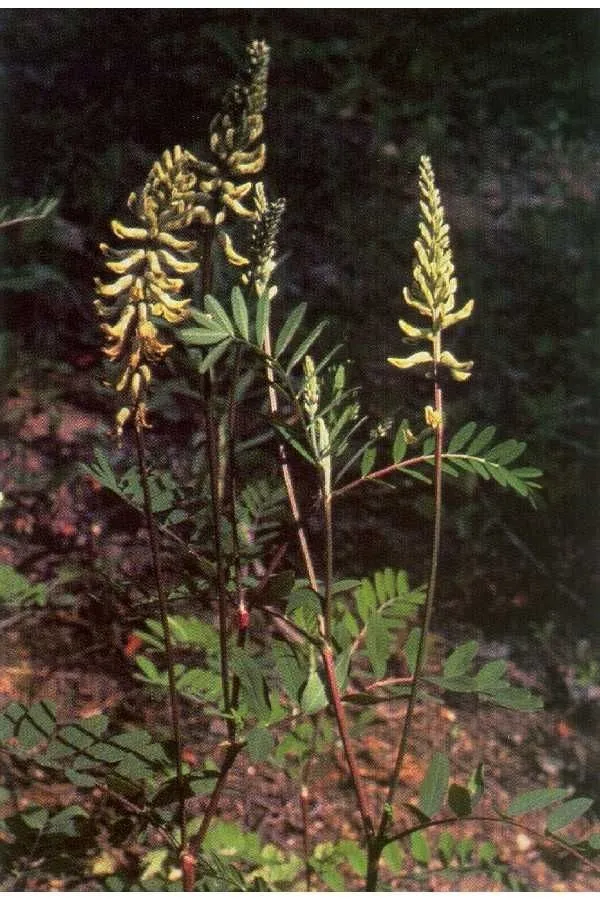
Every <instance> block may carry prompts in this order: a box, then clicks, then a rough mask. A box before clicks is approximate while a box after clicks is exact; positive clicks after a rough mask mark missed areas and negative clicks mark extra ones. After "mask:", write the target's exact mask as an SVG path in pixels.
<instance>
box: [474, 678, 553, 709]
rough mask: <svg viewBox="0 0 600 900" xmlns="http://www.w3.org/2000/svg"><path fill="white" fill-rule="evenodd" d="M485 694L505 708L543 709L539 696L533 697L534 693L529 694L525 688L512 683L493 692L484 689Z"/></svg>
mask: <svg viewBox="0 0 600 900" xmlns="http://www.w3.org/2000/svg"><path fill="white" fill-rule="evenodd" d="M485 696H486V697H491V698H492V699H493V700H494V702H495V703H497V704H498V706H503V707H505V709H519V710H522V711H523V712H534V711H535V710H536V709H543V707H544V702H543V700H542V698H541V697H534V695H533V694H530V693H529V691H528V690H526V689H525V688H519V687H514V686H513V685H509V686H508V687H505V688H501V689H500V690H497V691H494V692H493V693H492V692H491V691H489V692H487V691H486V693H485Z"/></svg>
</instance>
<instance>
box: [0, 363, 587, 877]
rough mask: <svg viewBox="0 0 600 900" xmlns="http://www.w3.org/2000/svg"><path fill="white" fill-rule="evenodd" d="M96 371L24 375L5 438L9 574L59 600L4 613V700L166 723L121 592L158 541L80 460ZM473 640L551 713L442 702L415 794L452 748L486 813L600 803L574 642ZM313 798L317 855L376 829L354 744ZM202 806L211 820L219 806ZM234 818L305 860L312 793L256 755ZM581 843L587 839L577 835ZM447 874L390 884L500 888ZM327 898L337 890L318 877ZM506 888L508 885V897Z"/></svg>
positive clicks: (383, 735) (10, 401)
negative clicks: (362, 794)
mask: <svg viewBox="0 0 600 900" xmlns="http://www.w3.org/2000/svg"><path fill="white" fill-rule="evenodd" d="M86 365H87V362H86V361H85V360H84V361H82V364H81V366H80V368H79V369H78V368H74V369H73V370H72V371H71V370H69V371H67V370H66V369H65V370H64V371H62V372H61V371H59V372H58V373H57V372H55V371H54V372H48V373H47V375H46V376H44V378H42V380H41V381H39V380H38V382H37V383H29V382H28V381H27V380H22V379H21V380H20V381H19V382H17V384H18V385H19V386H18V387H14V388H12V389H10V388H9V390H8V392H7V395H6V398H5V402H4V411H3V420H2V432H1V435H0V458H1V459H2V468H1V473H0V490H2V491H3V493H4V496H5V505H4V508H3V510H2V512H1V513H0V516H1V519H0V529H1V530H0V564H4V565H11V566H15V567H16V568H17V569H18V570H19V572H21V573H22V574H23V575H25V576H26V577H27V578H29V579H30V580H31V581H32V582H39V583H44V584H46V585H47V588H46V594H47V602H46V603H45V605H40V606H35V605H34V606H30V607H28V608H27V609H19V608H17V607H6V608H5V609H3V610H1V611H0V636H1V638H2V639H1V640H0V704H1V705H2V706H3V705H5V704H6V703H8V702H9V701H11V700H20V701H22V702H31V701H33V700H36V699H39V698H42V697H44V698H48V699H53V700H55V701H56V703H57V709H58V717H59V720H62V721H65V720H68V719H70V718H72V717H74V716H90V715H94V714H97V713H106V714H108V715H110V716H113V717H115V718H116V719H117V720H119V721H136V722H137V723H139V722H140V721H141V722H144V721H148V723H149V724H151V723H152V721H153V720H154V721H155V720H156V719H157V718H158V719H160V718H161V715H162V713H161V711H160V710H158V711H157V710H156V709H155V708H153V706H152V704H148V702H147V696H148V695H147V694H146V693H145V691H144V688H143V687H142V686H141V685H140V683H139V682H138V681H136V680H135V678H134V665H133V660H132V657H133V656H134V655H135V652H136V650H137V645H136V643H135V640H134V639H133V631H134V629H135V628H136V627H138V626H139V624H140V623H141V622H142V621H143V618H144V611H143V610H142V611H140V608H139V606H138V607H136V606H135V604H134V605H133V606H132V605H130V604H129V603H128V599H127V596H126V591H125V592H121V591H120V590H119V587H118V584H117V583H118V582H120V583H121V585H122V584H131V583H132V582H134V581H135V579H136V577H137V574H138V573H140V572H143V570H144V568H145V567H146V565H147V556H146V551H145V549H144V548H145V536H144V533H143V529H142V528H141V527H140V523H139V522H136V521H135V518H133V519H127V521H126V526H127V527H125V528H124V527H123V520H122V515H121V514H120V513H119V511H118V510H115V506H114V505H111V504H109V503H107V502H106V500H105V498H104V496H103V495H101V494H100V492H99V491H98V490H97V485H95V484H94V483H93V482H92V481H91V480H90V479H89V478H85V477H82V476H81V475H80V474H79V473H78V472H77V471H76V464H77V463H78V462H80V461H82V460H89V459H90V457H91V448H92V446H93V444H94V441H95V440H96V439H97V437H98V436H101V435H104V434H105V433H106V430H107V421H108V419H107V416H106V411H105V409H104V404H103V402H102V399H101V398H100V400H99V401H98V403H97V404H96V405H95V406H94V405H93V404H92V405H90V403H89V397H90V396H93V395H94V392H93V390H92V389H91V387H90V380H91V374H90V373H91V372H92V370H89V371H88V370H87V369H86ZM82 398H88V399H87V401H85V402H84V400H83V399H82ZM102 559H104V560H107V561H108V562H109V563H110V564H111V566H112V569H113V572H115V573H117V574H116V575H115V576H114V583H115V586H116V587H115V591H114V593H113V595H112V597H108V596H107V594H106V592H105V593H104V594H102V593H100V592H98V591H97V589H96V585H97V584H98V583H99V582H98V578H99V573H100V574H102V573H101V570H100V569H99V568H98V562H99V560H102ZM86 567H87V570H91V569H93V568H94V567H95V575H94V577H93V578H91V579H90V577H88V576H87V575H86ZM145 612H146V613H147V610H146V611H145ZM468 636H469V637H476V638H480V639H481V641H482V646H484V647H485V646H487V650H488V652H489V654H490V657H491V658H493V657H494V655H497V654H500V656H501V657H502V658H505V659H507V661H508V665H509V671H510V675H511V676H512V678H513V680H514V681H515V682H516V683H518V684H521V685H523V686H526V687H529V688H531V689H533V690H534V691H536V692H538V693H540V694H541V695H542V697H543V698H544V700H545V701H546V705H547V707H548V708H547V709H546V711H545V712H539V713H519V712H513V711H509V710H504V709H499V708H492V707H489V706H485V705H482V704H480V703H478V702H477V701H475V700H474V701H471V700H469V701H461V702H460V703H454V702H451V700H450V699H449V698H448V697H446V698H444V700H443V702H442V703H441V704H439V705H436V706H431V707H427V708H418V709H417V712H416V715H415V721H414V729H413V732H412V740H411V744H410V748H409V750H410V752H409V754H408V757H407V761H406V765H405V768H404V771H403V775H402V789H403V791H404V792H405V796H406V797H407V798H413V799H414V797H415V787H416V785H418V784H419V782H420V781H421V780H422V778H423V775H424V773H425V771H426V768H427V761H428V760H429V759H430V757H431V753H432V752H433V751H435V750H443V751H445V752H447V753H449V755H450V758H451V765H452V772H453V775H454V776H455V777H456V778H457V780H458V781H460V782H462V783H464V781H465V780H466V779H467V778H468V777H469V775H470V774H471V773H472V772H473V771H474V770H475V769H476V767H477V766H478V765H479V764H480V763H483V764H484V766H485V777H486V784H487V786H488V792H487V796H488V798H489V799H487V800H486V801H484V802H483V803H482V806H481V812H482V814H485V812H486V811H488V812H489V811H491V810H492V807H493V805H494V804H497V805H499V806H502V804H505V802H506V800H507V798H508V797H510V796H513V795H514V794H515V793H517V792H519V791H523V790H527V789H533V788H538V787H568V788H573V790H574V791H577V792H578V793H586V792H587V793H589V794H590V795H591V796H593V797H598V796H599V794H600V791H599V786H598V783H597V773H598V771H599V770H600V729H599V728H598V721H599V718H600V717H599V715H598V711H599V710H600V699H599V698H598V697H597V696H596V694H595V693H594V692H593V691H591V692H588V694H586V702H585V704H583V705H577V704H576V703H575V702H574V701H573V699H572V696H571V695H570V693H569V691H568V690H567V689H566V685H568V683H569V680H570V679H571V680H572V679H573V677H574V675H573V671H574V669H573V665H572V664H571V663H570V662H569V660H568V659H567V658H564V657H561V648H560V646H559V645H558V644H556V645H555V646H549V647H547V648H546V649H545V651H544V653H543V654H540V647H539V646H533V645H528V643H527V641H526V640H525V639H523V638H522V637H521V639H519V640H516V639H514V637H511V636H507V640H506V643H505V644H504V643H503V644H502V645H501V646H500V647H498V646H496V645H495V644H494V645H493V646H492V642H490V643H489V645H486V642H485V635H484V634H482V633H478V634H477V633H470V634H468ZM439 640H440V643H443V642H444V640H445V639H444V638H443V637H440V638H439ZM496 643H497V642H496ZM559 682H562V684H563V687H564V690H563V691H562V696H559V694H560V691H557V683H559ZM398 720H399V709H398V707H397V706H395V707H392V706H386V705H381V706H378V707H377V713H376V715H375V716H374V718H373V720H372V721H371V723H370V725H369V728H368V732H367V734H366V737H364V738H363V739H362V740H361V743H360V744H359V745H358V759H359V765H360V767H361V770H362V771H363V772H364V775H365V778H366V781H367V786H368V793H369V795H370V798H371V800H372V802H373V804H376V803H378V802H381V795H382V792H383V788H384V782H385V776H384V773H385V772H387V771H389V768H390V766H391V764H392V760H393V753H394V746H395V743H396V741H397V733H398ZM184 727H185V729H186V735H187V738H189V743H190V745H191V749H190V752H192V753H196V754H197V755H198V758H201V757H202V752H203V747H202V743H203V740H205V739H206V737H207V736H206V735H203V737H202V738H200V739H199V740H198V741H197V742H196V738H195V737H194V734H193V728H194V726H193V723H192V722H191V720H190V721H188V720H187V719H186V724H185V726H184ZM208 737H211V736H208ZM212 737H213V739H214V735H213V736H212ZM187 738H186V745H187V743H188V741H187ZM7 765H8V766H9V768H10V764H7ZM2 774H3V773H2V771H1V770H0V776H2ZM34 774H35V773H34ZM4 775H5V776H6V779H7V783H8V781H10V782H11V783H13V784H15V785H16V789H15V790H16V797H15V802H16V803H17V805H18V808H19V809H21V810H22V809H26V808H27V805H28V804H30V803H34V802H35V803H47V804H48V805H49V806H51V807H57V806H60V805H61V804H65V803H71V802H74V796H76V792H75V789H74V788H73V786H72V785H70V784H54V783H50V782H49V781H48V779H47V777H46V776H44V774H43V773H42V772H38V773H37V775H38V776H39V778H38V777H32V775H31V773H28V777H27V778H25V777H23V773H20V772H19V771H16V770H14V769H13V770H11V771H10V772H9V770H8V769H6V771H5V772H4ZM309 791H310V796H309V812H310V821H311V838H310V839H311V841H312V842H313V843H315V842H319V841H324V840H338V839H341V838H352V837H355V836H356V835H358V834H359V833H360V820H359V817H358V813H357V811H356V810H355V808H354V804H353V798H352V793H351V788H350V785H349V781H348V775H347V771H346V766H345V764H344V761H343V757H342V752H341V749H340V748H336V750H335V752H334V753H333V754H329V755H327V756H326V757H325V758H322V759H318V760H317V762H316V763H315V764H314V766H313V769H312V772H311V776H310V786H309ZM196 802H197V803H198V804H199V808H200V809H201V804H202V802H203V801H201V800H199V801H194V803H196ZM220 814H221V815H222V817H223V818H225V819H233V820H235V821H237V822H239V823H240V824H242V825H243V826H244V827H246V828H249V829H255V830H257V831H258V833H259V834H260V836H261V838H262V839H263V840H265V841H272V842H273V843H275V844H277V845H278V846H280V847H282V848H283V849H285V850H286V851H290V852H295V853H297V854H299V855H301V854H302V837H303V832H302V816H301V808H300V803H299V796H298V785H297V783H296V782H295V781H294V780H293V779H292V778H291V777H289V776H288V775H287V774H286V773H285V772H284V771H283V770H281V769H276V768H270V767H268V766H262V764H261V765H260V766H258V765H257V764H251V763H250V762H249V760H247V759H245V758H244V756H243V755H240V757H239V759H238V763H237V765H236V767H235V769H234V770H233V772H232V776H231V780H230V783H229V788H228V791H227V792H226V794H225V796H224V799H223V801H222V804H221V808H220ZM527 821H528V824H533V825H536V824H537V825H540V822H541V821H542V820H541V819H538V820H536V817H535V816H533V817H530V818H528V820H527ZM577 827H578V826H577ZM570 833H571V834H573V835H577V834H580V833H581V832H577V829H576V828H575V830H574V831H573V830H572V831H571V832H570ZM461 836H463V837H472V838H473V839H474V840H475V841H484V840H488V839H492V840H494V841H495V842H496V845H497V847H498V849H499V852H500V857H501V859H502V860H503V861H504V862H505V863H510V867H511V871H512V872H513V873H514V874H515V875H516V877H517V878H518V879H519V880H520V882H521V883H522V884H523V885H526V886H528V887H529V889H533V890H556V891H561V890H573V891H591V890H595V889H598V887H599V886H600V879H599V876H598V875H597V874H595V873H594V872H592V871H589V870H587V869H584V868H583V867H582V866H581V865H580V864H579V863H577V862H575V863H574V862H573V860H572V858H571V857H569V856H567V855H566V854H565V853H563V852H562V851H560V850H559V851H557V850H556V847H553V846H551V845H550V844H546V845H543V846H540V845H539V844H538V843H537V842H536V840H535V839H534V838H532V836H531V835H530V834H529V833H528V832H527V831H526V830H525V829H523V830H520V829H518V830H515V829H509V828H507V827H494V829H493V831H492V832H490V831H489V827H488V826H483V825H481V824H477V823H465V825H464V826H463V829H462V831H461ZM1 840H2V835H1V834H0V841H1ZM106 851H107V852H109V853H111V852H112V853H113V855H114V857H115V858H116V859H117V860H122V861H123V864H124V865H125V864H126V857H127V855H128V854H129V856H130V857H131V855H135V848H123V847H119V848H110V847H109V848H106ZM435 866H436V864H435V863H433V868H430V869H429V870H428V871H427V872H422V871H419V870H418V867H417V868H416V869H413V871H410V870H409V878H408V879H404V880H403V881H402V883H400V881H399V880H398V879H397V877H395V876H394V875H393V874H392V873H389V872H388V876H389V884H390V886H391V887H392V888H393V889H399V888H402V889H403V890H407V889H408V890H423V889H425V890H435V891H438V890H448V889H450V890H461V891H463V890H464V891H472V890H481V889H494V885H493V884H491V883H490V881H489V879H486V878H484V877H483V876H482V877H480V876H473V875H470V874H468V873H461V872H460V871H459V870H458V869H457V871H456V872H455V876H454V877H453V878H452V879H450V878H449V877H448V874H447V872H444V873H442V872H439V873H436V871H435ZM94 883H96V885H97V882H94V879H93V878H91V879H89V881H88V882H87V883H86V884H81V885H77V884H74V883H73V882H72V881H71V882H69V881H67V882H64V883H63V884H61V883H60V880H59V882H58V883H56V882H53V883H52V884H50V883H49V882H47V881H44V879H43V877H41V876H37V875H35V874H31V875H30V876H28V877H27V879H26V881H25V883H24V884H23V889H33V890H51V889H61V888H63V889H67V890H71V889H77V888H78V887H82V888H83V889H92V890H93V889H98V888H97V886H96V888H94V886H93V885H94ZM313 887H322V885H319V884H317V882H316V881H315V882H314V884H313ZM356 887H358V884H357V885H356ZM495 889H501V888H500V886H499V885H495Z"/></svg>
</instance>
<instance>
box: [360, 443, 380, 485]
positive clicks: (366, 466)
mask: <svg viewBox="0 0 600 900" xmlns="http://www.w3.org/2000/svg"><path fill="white" fill-rule="evenodd" d="M376 456H377V448H376V447H367V449H366V450H365V452H364V453H363V455H362V459H361V461H360V475H361V478H364V477H365V475H368V474H369V472H371V471H372V469H373V466H374V465H375V458H376Z"/></svg>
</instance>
